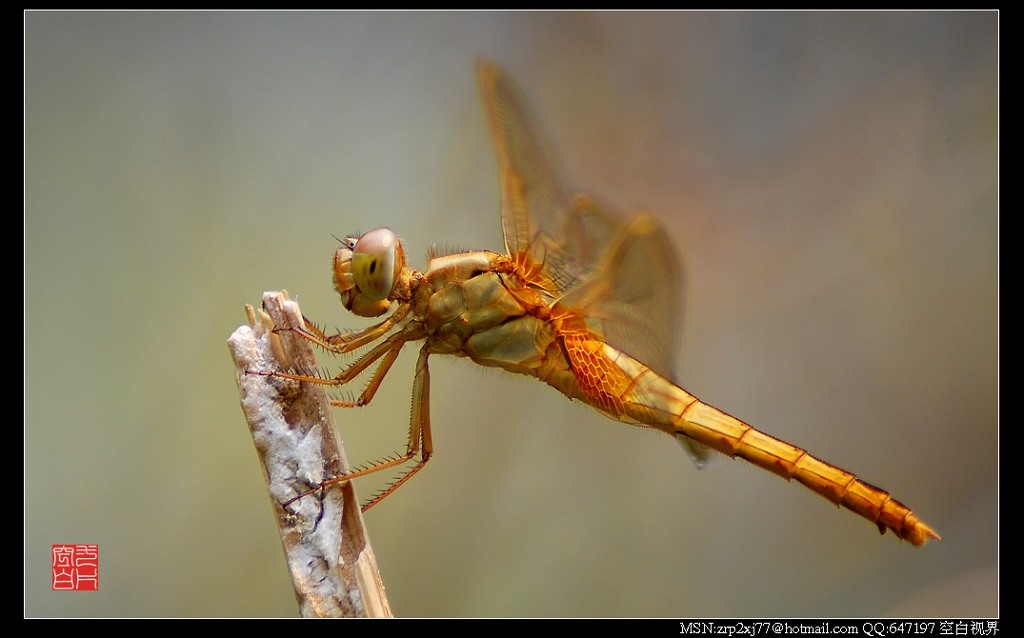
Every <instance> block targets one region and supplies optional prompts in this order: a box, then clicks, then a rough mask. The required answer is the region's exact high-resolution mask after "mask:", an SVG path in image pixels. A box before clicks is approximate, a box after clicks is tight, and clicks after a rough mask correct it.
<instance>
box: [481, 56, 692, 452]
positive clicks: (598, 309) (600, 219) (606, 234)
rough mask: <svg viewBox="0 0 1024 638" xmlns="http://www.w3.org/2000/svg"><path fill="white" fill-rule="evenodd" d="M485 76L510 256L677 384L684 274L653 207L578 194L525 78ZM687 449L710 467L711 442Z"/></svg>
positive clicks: (494, 71)
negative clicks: (568, 184) (635, 208)
mask: <svg viewBox="0 0 1024 638" xmlns="http://www.w3.org/2000/svg"><path fill="white" fill-rule="evenodd" d="M477 77H478V81H479V83H480V94H481V98H482V101H483V106H484V113H485V115H486V117H487V122H488V125H489V126H490V129H491V137H492V140H493V143H494V147H495V151H496V153H497V156H498V179H499V182H500V190H501V226H502V231H503V233H504V237H505V248H506V250H507V251H508V255H509V257H510V258H512V260H513V261H514V262H515V263H516V265H517V267H518V268H519V272H520V273H523V274H524V275H525V276H526V277H527V279H528V280H529V282H530V283H532V284H534V285H536V286H538V287H540V288H542V289H544V290H546V291H547V292H548V293H549V294H550V295H551V297H552V300H553V302H554V303H553V307H554V308H556V309H558V310H560V311H569V312H576V313H578V314H579V315H581V316H582V317H583V318H584V320H585V321H586V324H587V327H588V329H589V330H590V331H591V332H593V333H594V334H595V335H597V336H598V337H599V338H601V339H603V340H604V341H605V342H607V343H608V344H609V345H611V346H613V347H614V348H616V349H618V350H621V351H622V352H625V353H627V354H629V355H630V356H632V357H633V358H635V359H637V360H639V361H642V362H643V363H645V364H646V365H647V366H648V367H650V368H651V369H652V370H654V371H655V372H656V373H658V374H659V375H661V376H663V377H665V378H666V379H669V380H671V381H674V380H675V374H674V372H673V360H674V358H675V356H676V353H677V350H678V342H679V339H678V337H679V334H680V330H681V329H682V319H681V317H682V300H683V288H684V280H683V276H682V268H681V266H680V263H679V260H678V258H677V257H676V253H675V250H674V249H673V247H672V243H671V241H670V240H669V238H668V236H667V235H666V233H665V231H664V229H663V227H662V226H661V223H660V222H659V221H658V220H657V218H656V217H654V216H653V215H651V214H649V213H640V214H637V215H634V216H633V217H630V218H625V217H623V216H622V215H620V214H619V213H618V212H616V211H614V210H612V209H611V208H609V207H607V206H604V205H602V204H600V203H598V202H597V201H595V200H594V199H593V198H591V197H589V196H587V195H576V196H575V197H574V198H572V199H570V197H569V196H568V195H567V193H566V191H565V189H564V188H563V186H562V169H561V165H560V163H559V161H558V155H557V154H556V153H555V152H554V150H553V148H552V147H551V145H550V144H549V142H548V141H547V137H546V136H545V135H544V134H543V132H542V129H541V127H540V125H539V123H538V120H537V119H536V118H535V117H534V115H533V113H532V111H531V110H530V107H529V105H528V104H527V102H526V100H525V98H524V97H523V95H522V92H521V91H520V89H519V87H518V86H517V85H516V83H515V81H514V80H512V78H510V77H509V76H508V75H506V74H505V73H504V72H503V71H502V69H501V68H500V67H499V66H498V65H497V64H495V63H494V62H492V61H490V60H487V59H481V60H479V62H478V64H477ZM687 452H689V454H690V456H691V457H692V458H693V459H694V461H695V462H697V463H698V465H702V464H703V462H704V459H705V457H706V450H705V449H704V448H703V447H702V446H700V445H699V444H696V443H694V444H693V445H690V446H687Z"/></svg>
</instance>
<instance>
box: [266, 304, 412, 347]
mask: <svg viewBox="0 0 1024 638" xmlns="http://www.w3.org/2000/svg"><path fill="white" fill-rule="evenodd" d="M407 314H409V306H408V305H402V306H399V307H398V309H397V310H395V311H394V312H393V313H391V315H389V316H388V318H387V319H385V320H384V321H382V322H380V323H378V324H376V325H373V326H370V327H368V328H363V329H362V330H353V331H351V332H339V333H337V334H334V335H330V336H328V335H327V334H326V333H325V332H324V331H323V330H321V329H320V328H317V327H316V324H314V323H313V322H312V321H310V320H309V319H307V318H306V317H303V318H302V321H303V323H305V324H306V327H305V329H302V328H279V329H277V330H279V331H280V330H290V331H292V332H294V333H296V334H297V335H299V336H300V337H302V338H303V339H305V340H306V341H310V342H312V343H315V344H316V345H318V346H320V347H321V348H323V349H324V350H326V351H328V352H331V353H333V354H346V353H348V352H352V351H353V350H356V349H357V348H361V347H362V346H365V345H366V344H368V343H372V342H374V341H376V340H377V339H380V338H381V337H383V336H384V335H386V334H387V333H388V332H389V331H390V330H391V329H392V328H394V327H395V326H396V325H398V323H399V322H400V321H401V320H402V319H403V318H404V317H405V315H407Z"/></svg>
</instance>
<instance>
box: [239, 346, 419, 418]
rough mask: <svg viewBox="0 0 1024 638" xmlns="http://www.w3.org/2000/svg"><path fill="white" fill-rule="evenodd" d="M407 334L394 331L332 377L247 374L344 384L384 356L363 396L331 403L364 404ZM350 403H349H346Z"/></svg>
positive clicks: (342, 405)
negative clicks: (354, 400)
mask: <svg viewBox="0 0 1024 638" xmlns="http://www.w3.org/2000/svg"><path fill="white" fill-rule="evenodd" d="M408 339H409V338H408V336H406V335H404V334H403V333H401V332H398V333H395V334H393V335H391V336H390V337H388V338H387V339H385V340H384V341H382V342H381V343H379V344H377V346H376V347H374V348H373V349H372V350H370V351H369V352H367V353H366V354H364V355H363V356H361V357H360V358H359V359H358V360H357V361H356V362H355V363H353V364H352V365H350V366H349V367H347V368H345V369H344V370H342V371H341V372H339V373H338V374H337V375H336V376H334V377H319V376H316V375H313V374H297V373H294V372H277V371H270V372H259V371H250V372H249V374H255V375H259V376H264V377H276V378H278V379H291V380H292V381H300V382H302V383H312V384H314V385H327V386H341V385H345V384H346V383H348V382H349V381H351V380H352V379H354V378H356V377H357V376H359V375H360V374H362V372H363V371H364V370H366V369H367V368H368V367H370V366H371V365H373V363H374V362H375V361H377V360H378V359H380V358H381V357H384V361H382V362H381V365H380V366H378V368H377V371H376V372H374V374H373V378H372V379H371V380H370V384H369V385H368V386H367V388H366V390H364V391H363V396H362V397H361V398H360V400H359V401H356V402H344V401H339V402H334V401H332V404H334V405H337V406H338V407H354V406H356V405H365V404H366V403H367V402H368V401H369V399H371V398H373V395H374V393H375V392H376V391H377V388H378V387H379V386H380V383H381V381H382V380H383V379H384V375H386V374H387V373H388V370H390V369H391V364H393V363H394V362H395V359H396V358H398V353H399V352H401V350H402V346H404V345H405V342H406V341H408ZM348 404H351V405H348Z"/></svg>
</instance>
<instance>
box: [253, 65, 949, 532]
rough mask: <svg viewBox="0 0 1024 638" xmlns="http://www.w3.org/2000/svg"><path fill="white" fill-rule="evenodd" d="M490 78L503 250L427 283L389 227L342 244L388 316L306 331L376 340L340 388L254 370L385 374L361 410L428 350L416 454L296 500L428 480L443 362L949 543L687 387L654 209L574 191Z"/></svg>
mask: <svg viewBox="0 0 1024 638" xmlns="http://www.w3.org/2000/svg"><path fill="white" fill-rule="evenodd" d="M477 78H478V81H479V85H480V95H481V97H482V101H483V107H484V112H485V114H486V118H487V122H488V125H489V127H490V132H491V137H492V141H493V143H494V146H495V149H496V152H497V156H498V173H499V181H500V191H501V198H500V207H501V226H502V231H503V233H504V237H505V253H504V254H500V253H496V252H491V251H486V250H480V251H473V252H464V253H458V254H444V255H442V254H434V255H432V256H431V259H430V260H429V263H428V264H427V268H426V270H424V271H422V272H421V271H418V270H413V269H411V268H410V267H409V266H408V265H407V264H406V261H405V253H404V251H403V249H402V243H401V241H399V239H398V237H397V235H396V234H395V233H394V232H393V231H392V230H390V229H387V228H380V229H377V230H373V231H370V232H368V233H365V234H363V235H361V236H359V237H348V238H345V239H344V240H342V242H341V246H340V247H339V248H338V249H337V251H336V252H335V254H334V264H333V270H334V287H335V289H336V290H337V292H338V294H339V295H340V296H341V300H342V303H343V304H344V306H345V308H347V309H348V310H349V311H351V312H352V313H354V314H356V315H359V316H361V317H380V316H382V315H384V314H386V313H388V312H389V311H390V314H389V315H388V316H387V317H386V318H385V319H384V320H383V321H381V322H380V323H378V324H376V325H373V326H370V327H368V328H365V329H362V330H356V331H352V332H343V333H338V334H335V335H331V336H328V335H327V334H325V333H324V332H323V331H322V330H320V329H318V328H317V327H316V326H315V325H314V324H313V323H312V322H310V321H309V320H306V321H305V324H306V327H305V329H304V330H299V331H298V332H299V333H300V334H301V336H302V337H304V338H306V339H308V340H309V341H311V342H313V343H315V344H317V345H318V346H320V347H322V348H323V349H325V350H327V351H329V352H332V353H335V354H344V353H351V352H353V351H355V350H357V349H359V348H363V347H365V346H369V345H370V344H374V343H375V342H376V345H373V347H372V348H370V349H369V350H368V351H367V352H365V353H364V354H362V356H360V357H358V359H356V360H355V362H354V363H352V364H351V365H349V366H348V367H347V368H345V369H344V370H343V371H342V372H341V373H340V374H338V375H337V376H335V377H323V376H317V375H315V374H314V375H310V374H300V373H296V372H254V374H261V375H264V376H272V377H278V378H285V379H293V380H297V381H301V382H304V383H312V384H319V385H325V386H343V385H345V384H347V383H349V382H350V381H352V380H353V379H355V378H356V377H358V376H359V375H361V374H362V373H364V372H365V371H367V370H368V369H369V368H371V366H374V365H375V364H376V368H375V369H374V371H373V372H372V374H371V376H370V378H369V381H368V383H367V385H366V387H365V389H364V390H363V391H362V393H361V394H360V395H359V396H358V398H356V399H355V400H350V401H341V400H335V401H332V404H333V405H335V406H338V407H357V406H363V405H366V404H368V403H369V402H370V401H371V400H372V399H373V396H374V394H375V393H376V392H377V389H378V388H379V387H380V384H381V382H382V381H383V380H384V377H385V376H386V375H387V373H388V371H389V370H390V369H391V366H392V365H393V364H394V362H395V360H396V359H397V357H398V354H399V353H400V352H401V350H402V348H403V347H404V346H405V345H406V344H408V343H411V342H416V341H422V342H423V344H422V346H421V347H420V350H419V358H418V359H417V361H416V368H415V376H414V379H413V400H412V418H411V422H410V426H409V440H408V444H407V447H406V451H405V453H404V454H401V455H398V456H396V457H395V458H392V459H389V460H386V461H382V462H378V463H375V464H373V465H370V466H368V467H365V468H363V469H360V470H355V471H351V472H348V473H346V474H343V475H340V476H337V477H334V478H332V479H329V480H327V481H324V482H323V483H321V484H319V485H317V486H316V487H314V488H313V489H311V490H308V491H306V492H303V493H302V494H300V495H299V496H297V497H295V498H294V499H292V501H289V503H291V502H293V501H295V500H298V499H299V498H302V497H304V496H307V495H309V494H312V493H313V492H316V491H317V490H320V489H323V488H325V487H327V486H330V485H334V484H338V483H342V482H345V481H349V480H352V479H355V478H358V477H360V476H363V475H366V474H369V473H371V472H377V471H379V470H384V469H387V468H393V467H397V466H403V465H406V464H410V463H412V462H413V461H415V464H414V465H412V466H411V467H410V468H409V470H408V471H407V472H406V473H405V474H404V475H402V476H401V478H400V479H399V480H398V481H397V482H395V483H394V484H392V485H391V486H389V487H388V488H386V489H385V490H383V491H382V492H381V493H380V494H378V495H377V496H375V497H374V498H373V499H372V500H370V501H369V502H368V503H367V504H366V505H364V506H363V509H364V511H365V510H367V509H369V508H370V507H372V506H373V505H375V504H377V503H379V502H380V501H381V500H382V499H384V498H385V497H386V496H388V495H389V494H391V493H392V492H394V491H395V490H396V489H398V487H400V486H401V485H402V484H404V483H405V482H406V481H408V480H409V479H410V478H411V477H412V476H413V475H415V474H416V473H417V472H419V471H420V470H421V469H422V468H423V467H424V465H426V463H427V461H428V460H429V459H430V457H431V454H432V453H433V443H432V442H431V433H430V369H429V367H428V360H429V358H430V356H431V355H435V354H444V355H454V356H457V357H467V358H469V359H471V360H472V361H475V362H476V363H478V364H481V365H484V366H491V367H497V368H503V369H505V370H508V371H509V372H514V373H518V374H525V375H529V376H533V377H536V378H537V379H540V380H541V381H543V382H545V383H547V384H549V385H551V386H554V387H555V388H556V389H558V390H559V391H560V392H562V393H563V394H565V395H566V396H567V397H569V398H570V399H577V400H579V401H582V402H584V403H586V404H587V405H590V406H592V407H593V408H595V409H597V410H598V411H600V412H602V413H604V414H606V415H608V416H610V417H612V418H613V419H616V420H618V421H623V422H625V423H630V424H633V425H637V426H641V427H646V428H653V429H655V430H660V431H662V432H664V433H666V434H668V435H669V436H671V437H673V438H674V439H676V440H677V441H678V442H679V443H681V444H682V446H683V447H684V449H685V450H686V452H687V453H688V454H689V455H690V457H691V458H692V459H693V460H694V461H695V462H696V463H697V465H698V466H703V464H704V462H705V460H706V459H707V457H708V456H709V454H710V452H709V450H715V451H717V452H721V453H723V454H725V455H727V456H729V457H740V458H742V459H745V460H747V461H749V462H751V463H753V464H754V465H757V466H758V467H761V468H764V469H766V470H768V471H769V472H772V473H774V474H777V475H779V476H781V477H783V478H785V479H786V480H791V479H796V481H797V482H799V483H802V484H803V485H806V486H807V487H808V488H810V489H811V490H812V491H814V492H817V493H818V494H820V495H822V496H824V497H825V498H827V499H828V500H830V501H832V502H833V503H835V504H837V505H839V506H843V507H845V508H847V509H849V510H851V511H853V512H855V513H857V514H859V515H860V516H862V517H864V518H866V519H867V520H869V521H871V522H872V523H874V524H875V525H877V526H878V529H879V531H881V532H882V533H885V531H886V530H887V529H888V530H892V531H893V532H894V533H895V534H896V536H898V537H899V538H901V539H903V540H907V541H910V542H911V543H913V544H914V545H923V544H924V543H926V542H927V541H928V540H929V539H938V538H939V535H938V534H937V533H936V532H935V531H934V530H933V529H932V528H931V527H929V526H928V525H926V524H925V523H924V522H923V521H921V520H920V519H919V518H918V517H917V515H916V514H914V512H913V511H911V509H910V508H908V507H907V506H905V505H903V504H902V503H900V502H899V501H897V500H896V499H894V498H893V497H892V496H891V495H890V494H889V493H888V492H885V491H883V490H881V489H879V488H877V487H874V486H873V485H870V484H868V483H866V482H864V481H862V480H860V479H858V478H857V477H856V476H855V475H853V474H851V473H850V472H847V471H845V470H843V469H840V468H838V467H836V466H834V465H831V464H829V463H826V462H825V461H822V460H821V459H818V458H816V457H814V456H811V455H810V454H809V453H808V452H807V451H805V450H803V449H801V448H798V447H796V446H794V445H790V444H789V443H786V442H784V441H781V440H779V439H776V438H774V437H772V436H769V435H768V434H765V433H764V432H761V431H759V430H756V429H754V428H753V427H751V426H750V425H747V424H746V423H744V422H743V421H740V420H739V419H737V418H735V417H733V416H731V415H729V414H726V413H725V412H722V411H721V410H719V409H717V408H714V407H712V406H710V405H708V404H707V403H704V402H702V401H700V400H698V399H697V398H696V397H694V396H693V395H691V394H690V393H688V392H687V391H686V390H683V389H682V388H680V387H679V386H678V385H676V383H675V381H674V377H673V373H672V361H671V357H672V356H673V353H674V348H673V345H674V344H675V343H676V335H677V333H678V327H679V325H680V324H679V321H678V320H677V316H676V315H677V314H678V309H679V307H680V305H681V304H680V302H681V299H680V297H681V294H682V281H681V268H680V266H679V262H678V260H677V257H676V254H675V251H674V249H673V247H672V243H671V241H670V240H669V238H668V235H667V233H666V232H665V230H664V229H663V227H662V226H661V223H660V222H659V221H658V219H657V217H655V216H654V215H653V214H651V213H646V212H641V213H637V214H634V215H632V216H629V217H625V216H621V215H619V214H618V213H617V212H615V211H614V210H612V209H611V208H610V207H607V206H606V205H604V204H602V203H600V202H599V201H597V200H596V199H594V198H593V197H591V196H589V195H585V194H577V195H574V196H569V195H568V194H567V192H566V191H565V190H564V189H563V187H562V184H561V182H560V178H559V174H560V169H559V167H558V164H557V162H556V156H555V154H554V153H553V152H552V150H551V148H550V147H549V146H548V143H547V141H546V140H545V139H544V137H543V136H542V135H540V133H539V129H538V128H537V127H536V126H535V125H534V124H533V122H534V118H533V116H532V114H531V111H530V110H529V107H528V105H527V102H526V101H525V99H524V98H523V96H522V94H521V92H520V90H519V88H518V87H517V85H516V84H515V82H514V81H513V80H512V79H511V78H510V77H509V76H508V75H507V74H506V73H505V72H504V71H503V70H502V69H501V68H500V67H499V66H498V65H497V64H495V63H494V62H492V61H490V60H486V59H481V60H480V61H479V62H478V64H477ZM287 504H288V503H286V504H285V505H287Z"/></svg>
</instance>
